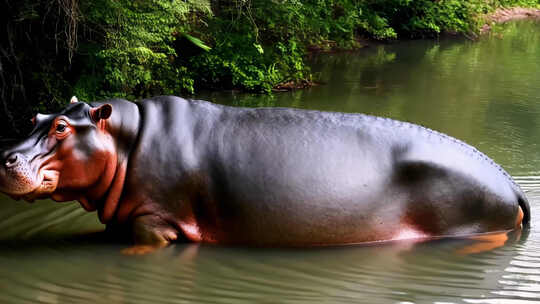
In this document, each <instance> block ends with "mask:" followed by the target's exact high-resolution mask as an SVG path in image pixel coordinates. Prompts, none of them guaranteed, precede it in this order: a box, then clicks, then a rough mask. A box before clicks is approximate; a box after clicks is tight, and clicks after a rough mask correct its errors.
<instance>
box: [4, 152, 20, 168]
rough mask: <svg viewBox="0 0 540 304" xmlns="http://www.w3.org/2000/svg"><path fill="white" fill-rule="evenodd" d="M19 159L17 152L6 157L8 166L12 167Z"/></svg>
mask: <svg viewBox="0 0 540 304" xmlns="http://www.w3.org/2000/svg"><path fill="white" fill-rule="evenodd" d="M18 161H19V156H17V153H13V154H11V155H9V156H8V157H7V158H6V167H12V166H14V165H15V164H17V162H18Z"/></svg>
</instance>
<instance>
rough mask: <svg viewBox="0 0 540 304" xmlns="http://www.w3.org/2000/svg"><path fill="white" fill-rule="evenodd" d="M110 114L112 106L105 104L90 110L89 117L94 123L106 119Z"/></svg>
mask: <svg viewBox="0 0 540 304" xmlns="http://www.w3.org/2000/svg"><path fill="white" fill-rule="evenodd" d="M111 114H112V105H110V104H108V103H106V104H103V105H101V106H99V107H97V108H91V109H90V117H92V120H93V121H95V122H98V121H100V120H101V119H107V118H109V117H110V116H111Z"/></svg>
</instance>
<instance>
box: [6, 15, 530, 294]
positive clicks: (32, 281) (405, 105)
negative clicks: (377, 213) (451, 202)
mask: <svg viewBox="0 0 540 304" xmlns="http://www.w3.org/2000/svg"><path fill="white" fill-rule="evenodd" d="M538 71H540V23H537V22H534V21H524V22H519V23H510V24H506V25H504V26H501V28H500V29H499V32H498V34H496V35H492V36H490V37H484V38H483V39H481V40H480V41H477V42H471V41H466V40H457V39H449V40H441V41H410V42H403V43H399V44H394V45H385V46H380V47H371V48H369V49H367V50H363V51H360V52H354V53H342V54H330V55H328V54H326V55H321V56H317V57H316V58H313V72H314V73H315V74H316V75H318V76H319V78H320V79H322V80H323V81H324V82H325V84H324V85H321V86H317V87H313V88H311V89H308V90H302V91H296V92H290V93H282V94H276V95H274V96H258V95H245V94H237V93H235V92H225V93H219V94H217V93H216V94H206V95H204V96H201V97H202V98H205V99H209V100H212V101H214V102H220V103H225V104H232V105H239V106H287V107H298V108H309V109H319V110H330V111H344V112H363V113H369V114H374V115H381V116H388V117H392V118H396V119H400V120H406V121H411V122H415V123H419V124H422V125H425V126H427V127H430V128H433V129H436V130H439V131H442V132H445V133H447V134H450V135H452V136H455V137H457V138H460V139H462V140H465V141H466V142H468V143H470V144H473V145H474V146H476V147H478V148H479V149H480V150H481V151H483V152H485V153H486V154H487V155H488V156H490V157H492V158H493V159H494V160H496V161H497V162H498V163H500V164H501V165H502V166H503V167H504V168H506V169H507V171H508V172H509V173H510V174H512V175H513V176H515V177H516V181H517V182H518V183H519V184H520V185H521V186H522V188H523V189H524V190H525V191H526V193H527V196H528V198H529V200H530V203H531V207H532V212H533V213H532V227H531V229H530V230H524V231H522V232H521V233H515V234H513V235H511V236H510V239H509V241H508V242H507V244H506V245H505V246H503V247H500V248H497V249H494V250H490V251H486V252H482V253H477V254H463V249H464V248H467V246H469V245H472V244H473V243H474V242H473V241H464V240H440V241H433V242H427V243H411V242H396V243H388V244H384V245H371V246H354V247H336V248H319V249H250V248H227V247H217V246H208V245H195V244H176V245H172V246H170V247H167V248H165V249H163V250H160V251H158V252H156V253H153V254H149V255H145V256H125V255H123V254H121V252H120V251H121V250H122V249H123V248H126V246H128V245H127V244H118V243H111V242H108V241H106V240H104V238H103V235H102V234H101V233H99V231H101V230H102V229H103V227H102V226H101V225H100V224H99V222H98V221H97V216H96V215H95V214H93V213H86V212H84V211H83V210H82V209H81V208H80V207H79V206H78V204H76V203H75V204H74V203H64V204H57V203H53V202H50V201H41V202H37V203H35V204H32V205H29V204H26V203H23V202H14V201H11V200H9V199H7V198H5V197H2V198H1V202H0V207H1V208H0V269H1V271H0V303H276V302H278V303H314V302H317V303H319V302H322V303H510V304H512V303H539V302H540V214H539V213H538V211H537V210H539V208H540V146H539V145H540V128H538V127H539V124H540V73H539V72H538Z"/></svg>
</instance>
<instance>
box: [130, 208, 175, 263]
mask: <svg viewBox="0 0 540 304" xmlns="http://www.w3.org/2000/svg"><path fill="white" fill-rule="evenodd" d="M132 234H133V241H134V243H135V245H134V246H133V247H130V248H126V249H124V250H122V253H124V254H146V253H150V252H152V251H155V250H156V249H159V248H163V247H165V246H167V245H169V244H170V242H172V241H175V240H176V239H177V238H178V230H176V229H175V228H174V227H173V226H171V225H170V224H169V223H167V222H166V221H164V220H163V219H162V218H160V217H159V216H157V215H153V214H147V215H142V216H139V217H137V218H135V219H134V220H133V225H132Z"/></svg>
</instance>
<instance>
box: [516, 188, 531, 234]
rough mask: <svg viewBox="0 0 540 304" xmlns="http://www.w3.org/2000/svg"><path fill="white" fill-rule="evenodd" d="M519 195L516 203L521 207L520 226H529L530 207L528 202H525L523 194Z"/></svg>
mask: <svg viewBox="0 0 540 304" xmlns="http://www.w3.org/2000/svg"><path fill="white" fill-rule="evenodd" d="M520 192H521V193H519V194H518V203H519V206H520V207H521V210H522V211H523V220H522V222H521V223H522V224H523V227H525V226H529V225H530V222H531V207H530V206H529V201H528V200H527V197H525V194H524V193H523V192H522V191H520Z"/></svg>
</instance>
